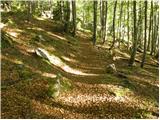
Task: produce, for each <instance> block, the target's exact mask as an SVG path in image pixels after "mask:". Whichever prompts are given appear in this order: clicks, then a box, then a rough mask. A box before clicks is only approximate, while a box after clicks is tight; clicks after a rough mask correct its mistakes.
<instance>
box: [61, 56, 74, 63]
mask: <svg viewBox="0 0 160 120" xmlns="http://www.w3.org/2000/svg"><path fill="white" fill-rule="evenodd" d="M62 58H63V59H64V60H66V61H68V62H76V60H74V59H71V58H68V57H65V56H62Z"/></svg>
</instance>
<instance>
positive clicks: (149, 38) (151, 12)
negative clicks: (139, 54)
mask: <svg viewBox="0 0 160 120" xmlns="http://www.w3.org/2000/svg"><path fill="white" fill-rule="evenodd" d="M152 22H153V1H151V10H150V22H149V33H148V34H149V36H148V45H147V50H148V51H150V48H151V46H150V45H151V28H152Z"/></svg>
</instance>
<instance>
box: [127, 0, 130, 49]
mask: <svg viewBox="0 0 160 120" xmlns="http://www.w3.org/2000/svg"><path fill="white" fill-rule="evenodd" d="M127 11H128V12H127V13H128V15H127V17H128V18H127V29H128V31H127V35H128V44H127V47H128V49H129V42H130V37H129V0H128V4H127Z"/></svg>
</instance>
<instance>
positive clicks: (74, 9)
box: [72, 1, 76, 36]
mask: <svg viewBox="0 0 160 120" xmlns="http://www.w3.org/2000/svg"><path fill="white" fill-rule="evenodd" d="M72 18H73V32H72V35H73V36H75V34H76V1H72Z"/></svg>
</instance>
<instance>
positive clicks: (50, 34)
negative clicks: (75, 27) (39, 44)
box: [47, 32, 66, 40]
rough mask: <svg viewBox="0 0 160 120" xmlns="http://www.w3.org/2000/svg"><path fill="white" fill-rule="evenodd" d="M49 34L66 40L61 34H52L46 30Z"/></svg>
mask: <svg viewBox="0 0 160 120" xmlns="http://www.w3.org/2000/svg"><path fill="white" fill-rule="evenodd" d="M47 33H48V34H49V35H52V36H54V37H57V38H59V39H61V40H66V38H64V37H62V36H59V35H56V34H54V33H51V32H47Z"/></svg>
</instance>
